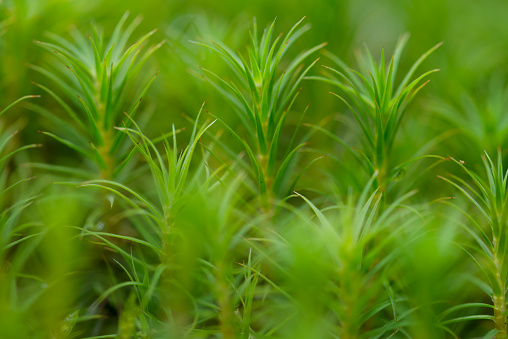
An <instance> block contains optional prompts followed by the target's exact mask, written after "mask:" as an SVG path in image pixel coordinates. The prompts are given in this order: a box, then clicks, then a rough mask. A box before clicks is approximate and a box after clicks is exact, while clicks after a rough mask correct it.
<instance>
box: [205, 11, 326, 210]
mask: <svg viewBox="0 0 508 339" xmlns="http://www.w3.org/2000/svg"><path fill="white" fill-rule="evenodd" d="M302 21H303V19H302V20H300V21H299V22H298V23H296V24H295V25H294V26H293V27H292V28H291V30H290V31H289V32H288V33H287V34H286V35H285V36H283V35H279V36H277V37H275V38H274V37H273V30H274V26H275V21H274V22H273V23H272V24H271V26H269V27H268V28H266V29H265V30H264V31H263V34H262V36H261V37H259V36H258V29H257V24H256V21H254V24H253V27H252V31H251V34H250V46H249V48H248V49H247V54H248V58H247V59H246V58H245V57H244V56H242V55H241V54H237V53H235V52H234V51H232V50H231V49H230V48H228V47H227V46H225V45H223V44H221V43H219V42H211V43H203V42H196V43H198V44H200V45H203V46H205V47H208V48H210V49H212V50H214V51H215V52H217V53H219V54H220V55H221V57H222V58H223V59H224V60H225V62H226V63H227V65H228V66H229V67H230V69H231V71H232V73H233V74H234V79H235V80H234V81H232V82H228V81H226V80H224V79H223V78H221V77H219V76H218V75H216V74H215V73H213V72H212V71H209V70H207V69H204V68H203V71H204V72H205V74H206V75H205V77H206V79H207V80H209V81H210V82H211V83H212V84H213V85H214V86H215V87H216V88H217V89H218V90H219V91H220V92H221V94H222V95H223V96H224V97H225V98H226V99H227V100H228V102H230V104H231V105H232V107H233V110H234V112H235V116H236V117H237V118H238V119H239V120H240V121H241V124H242V126H243V127H244V128H243V129H244V131H245V133H246V137H241V136H240V135H239V133H238V132H236V131H234V130H233V129H232V128H230V127H228V126H227V125H226V128H227V129H228V131H229V132H230V133H232V134H233V135H234V136H235V138H236V139H237V140H238V141H239V142H241V143H242V145H243V148H244V150H245V152H246V153H247V155H248V159H249V161H250V166H251V167H250V168H247V169H246V171H247V172H248V173H249V174H250V175H251V177H252V178H253V180H254V181H255V182H256V183H257V187H258V190H257V192H256V193H257V194H259V196H260V197H261V199H262V202H261V204H262V206H264V207H265V208H266V207H267V206H268V205H269V204H270V203H271V201H272V200H273V198H278V199H282V198H285V197H286V196H287V195H288V194H289V193H290V192H291V190H292V188H293V187H294V185H295V182H294V181H288V180H290V178H291V175H290V172H289V171H290V170H291V165H292V163H293V162H294V161H295V159H296V155H297V152H298V150H299V149H301V148H302V147H304V146H305V143H301V144H299V145H295V141H296V138H297V133H298V130H299V128H300V124H301V122H302V119H303V114H305V111H306V110H307V109H305V111H304V112H303V114H302V117H301V119H300V121H299V122H298V124H297V125H296V127H295V131H294V134H293V137H292V138H291V142H290V143H289V145H288V146H287V149H286V150H285V151H281V150H280V149H279V148H280V146H281V145H280V144H281V143H282V142H281V131H282V128H283V127H284V124H285V121H286V118H287V115H288V114H289V113H290V112H291V108H292V105H293V103H294V101H295V100H296V97H297V95H298V93H299V91H300V90H299V86H300V83H301V82H302V79H303V78H304V77H305V75H306V74H307V73H308V72H309V70H310V69H311V67H312V66H314V64H315V63H316V62H317V60H316V61H314V62H312V63H311V64H310V65H309V66H307V67H306V68H303V67H302V62H303V61H304V60H305V59H307V58H308V57H309V56H310V55H311V54H313V53H314V52H315V51H317V50H319V49H321V48H322V47H323V46H325V44H321V45H318V46H316V47H314V48H311V49H310V50H308V51H305V52H302V53H301V54H299V55H298V56H296V57H295V58H294V59H293V60H290V61H289V62H288V61H286V62H285V63H286V64H287V65H286V66H285V68H284V70H282V69H281V67H280V65H279V64H280V63H281V62H282V61H283V60H282V58H283V56H284V55H285V54H286V51H287V50H288V49H289V47H290V46H291V45H292V44H293V43H294V42H295V40H296V39H297V38H299V37H300V36H301V35H302V34H303V33H305V31H307V30H308V29H309V25H305V26H303V27H301V28H299V27H298V26H299V25H300V23H301V22H302ZM218 119H220V118H218ZM221 121H222V120H221ZM280 154H283V156H282V157H281V156H280ZM244 167H245V165H244Z"/></svg>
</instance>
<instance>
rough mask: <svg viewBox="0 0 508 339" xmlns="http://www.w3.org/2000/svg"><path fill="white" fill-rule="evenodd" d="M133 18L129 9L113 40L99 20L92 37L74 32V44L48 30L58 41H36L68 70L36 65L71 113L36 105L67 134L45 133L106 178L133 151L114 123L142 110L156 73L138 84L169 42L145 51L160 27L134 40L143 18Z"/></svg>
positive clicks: (115, 173)
mask: <svg viewBox="0 0 508 339" xmlns="http://www.w3.org/2000/svg"><path fill="white" fill-rule="evenodd" d="M127 20H128V14H125V15H124V16H123V17H122V19H121V20H120V21H119V22H118V24H117V26H116V27H115V29H114V31H113V33H112V34H111V37H110V38H109V39H105V38H104V33H103V32H102V31H101V30H100V29H99V28H98V27H97V26H96V25H95V24H93V23H92V25H91V34H90V35H88V37H85V36H84V35H82V34H81V33H79V32H77V31H73V32H71V33H72V37H73V39H74V43H72V42H69V41H68V40H66V39H64V38H62V37H60V36H57V35H53V34H48V35H49V38H50V39H52V40H53V41H54V43H47V42H40V41H37V42H36V43H37V44H39V45H40V46H41V47H43V48H45V49H46V50H48V51H50V52H52V53H54V54H55V55H56V57H57V58H58V60H59V62H60V65H64V66H65V67H66V69H65V70H64V69H62V67H60V68H57V69H53V68H49V69H48V67H46V68H45V67H40V66H38V65H31V66H30V67H31V68H32V69H34V70H35V71H37V72H39V73H41V74H43V75H45V76H46V77H48V78H49V79H50V80H51V81H52V87H47V86H44V85H41V84H38V83H35V85H36V86H38V87H40V88H41V89H42V90H43V91H44V92H46V93H47V94H48V95H49V96H50V97H52V98H54V99H55V100H56V101H57V102H58V104H59V105H60V106H61V107H62V108H63V110H64V112H65V114H66V115H65V117H59V116H58V115H56V114H54V113H53V112H50V111H48V110H46V109H45V108H43V107H40V106H38V107H33V109H34V110H35V111H36V112H37V113H40V114H42V115H43V116H44V117H45V118H48V119H51V120H52V122H53V123H54V125H56V126H59V127H60V131H59V133H61V134H59V135H57V134H54V133H51V132H42V133H44V134H45V135H47V136H49V137H51V138H54V139H56V140H57V141H59V142H60V143H62V144H64V145H65V146H67V147H69V148H71V149H72V150H74V151H76V152H77V153H78V154H79V155H80V156H81V157H82V158H83V159H86V160H87V161H88V162H91V163H93V164H94V165H95V168H94V171H97V172H99V173H100V177H101V178H102V179H106V180H107V179H113V178H116V177H117V176H118V175H119V174H120V172H121V170H122V169H123V168H124V166H125V164H126V162H127V160H128V156H129V152H128V150H127V149H125V147H123V146H124V143H123V141H124V139H125V134H122V133H118V134H116V135H115V134H114V129H113V127H114V126H115V125H117V124H118V123H119V122H120V121H121V120H122V119H123V117H124V115H123V113H124V112H128V114H129V116H134V114H135V113H136V112H137V110H138V108H139V105H140V102H141V99H142V98H143V97H144V96H145V94H146V92H147V91H148V89H149V87H150V86H151V85H152V83H153V81H154V80H155V76H153V77H152V78H151V79H149V80H148V81H147V82H146V84H144V85H143V86H140V87H139V88H137V89H136V88H133V87H135V86H134V84H135V83H136V82H137V78H138V75H139V73H140V72H141V70H142V69H143V65H144V64H145V63H146V61H147V60H148V59H149V57H150V56H151V55H152V54H153V53H154V52H155V51H156V50H157V49H159V48H160V47H161V45H162V44H163V43H164V41H163V42H161V43H159V44H157V45H154V46H151V47H149V48H147V49H146V50H145V51H143V47H144V44H145V41H147V40H148V39H149V38H150V36H151V35H153V34H154V33H155V31H156V30H153V31H151V32H149V33H147V34H145V35H144V36H142V37H141V38H139V39H138V40H137V41H136V42H135V43H134V44H132V45H129V40H130V37H131V34H132V33H133V31H134V30H135V29H136V27H137V26H138V25H139V24H140V19H139V18H136V19H134V20H133V21H131V23H130V24H128V25H126V24H127ZM125 25H126V27H124V26H125ZM69 72H70V73H69ZM53 86H54V87H53ZM136 87H137V86H136ZM52 88H55V90H53V89H52ZM56 89H58V92H57V91H56ZM96 176H99V174H97V175H96Z"/></svg>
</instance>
